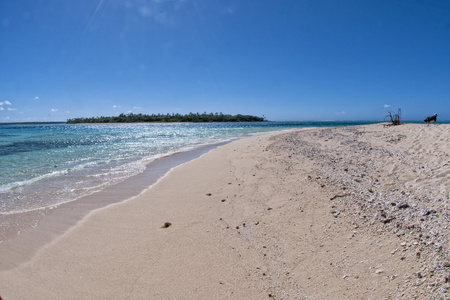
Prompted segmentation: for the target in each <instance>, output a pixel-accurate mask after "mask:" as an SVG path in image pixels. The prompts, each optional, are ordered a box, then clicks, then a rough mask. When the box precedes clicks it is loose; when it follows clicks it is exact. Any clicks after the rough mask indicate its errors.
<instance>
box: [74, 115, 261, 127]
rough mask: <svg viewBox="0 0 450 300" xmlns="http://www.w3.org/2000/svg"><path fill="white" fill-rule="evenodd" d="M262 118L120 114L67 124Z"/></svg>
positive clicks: (249, 119)
mask: <svg viewBox="0 0 450 300" xmlns="http://www.w3.org/2000/svg"><path fill="white" fill-rule="evenodd" d="M265 121H267V120H266V119H265V118H264V117H263V118H261V117H256V116H250V115H241V114H237V115H226V114H223V113H215V114H213V113H209V114H208V113H206V112H205V113H203V114H199V113H195V114H194V113H189V114H186V115H181V114H165V115H164V114H151V115H146V114H133V113H129V114H123V113H122V114H120V115H119V116H115V117H103V116H102V117H91V118H74V119H68V120H67V123H68V124H76V123H179V122H181V123H182V122H189V123H200V122H201V123H206V122H265Z"/></svg>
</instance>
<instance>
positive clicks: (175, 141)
mask: <svg viewBox="0 0 450 300" xmlns="http://www.w3.org/2000/svg"><path fill="white" fill-rule="evenodd" d="M368 123H374V122H264V123H189V124H187V123H181V124H179V123H177V124H73V125H72V124H71V125H68V124H3V125H0V215H11V214H16V213H23V212H29V211H34V210H39V209H44V208H52V207H56V206H58V205H60V204H62V203H66V202H70V201H75V200H77V199H79V198H81V197H83V196H86V195H90V194H93V193H95V192H98V191H101V190H102V189H104V188H105V187H108V186H111V185H114V184H117V183H119V182H121V181H124V180H125V179H127V178H129V177H131V176H133V175H136V174H139V173H141V172H143V171H144V170H145V168H146V166H147V165H148V164H149V163H150V162H152V161H154V160H156V159H158V158H161V157H164V156H168V155H171V154H173V153H176V152H183V151H189V150H193V149H195V148H197V147H200V146H203V145H211V144H215V143H219V142H224V141H228V140H232V139H236V138H242V137H245V136H251V135H256V134H261V133H265V132H270V131H279V130H287V129H292V128H301V127H316V126H320V127H322V126H347V125H358V124H368Z"/></svg>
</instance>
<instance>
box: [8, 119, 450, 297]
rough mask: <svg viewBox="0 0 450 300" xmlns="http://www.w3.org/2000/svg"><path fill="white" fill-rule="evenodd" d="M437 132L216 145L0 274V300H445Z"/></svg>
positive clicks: (443, 154) (410, 128)
mask: <svg viewBox="0 0 450 300" xmlns="http://www.w3.org/2000/svg"><path fill="white" fill-rule="evenodd" d="M449 130H450V125H429V126H427V125H419V124H406V125H401V126H395V127H385V126H383V125H381V124H377V125H369V126H356V127H340V128H317V129H303V130H295V131H289V132H283V133H277V134H271V135H265V136H259V137H253V138H249V139H243V140H239V141H235V142H232V143H230V144H227V145H225V146H221V147H219V148H217V149H215V150H213V151H211V152H209V153H207V154H205V155H203V156H202V157H200V158H198V159H195V160H193V161H191V162H188V163H185V164H183V165H181V166H178V167H176V168H175V169H173V170H172V171H171V172H169V174H168V175H167V176H165V177H164V178H163V179H161V180H160V181H159V182H158V183H157V184H155V185H154V186H152V187H151V188H149V189H148V190H146V191H145V192H143V193H142V194H140V195H139V196H137V197H134V198H132V199H130V200H128V201H125V202H122V203H119V204H115V205H111V206H109V207H107V208H104V209H100V210H97V211H94V212H93V213H91V214H90V215H89V216H88V217H86V218H85V219H84V220H83V221H82V222H80V223H79V224H78V225H77V226H75V227H73V228H72V229H71V230H69V231H68V232H67V233H65V234H64V235H63V236H61V237H60V238H58V239H56V240H54V241H53V242H52V243H51V244H48V245H46V246H45V247H43V248H42V249H40V250H39V251H38V252H37V254H36V255H35V256H34V257H33V258H32V259H31V260H29V261H27V262H25V263H22V264H20V265H19V266H17V267H15V268H13V269H10V270H6V271H1V272H0V295H1V296H2V297H3V299H5V300H9V299H270V298H274V299H385V298H386V299H397V298H403V299H412V298H417V299H430V298H431V299H440V297H442V298H448V293H447V291H448V289H449V287H450V285H449V283H448V281H449V280H450V272H449V270H450V260H449V257H448V254H449V246H450V244H449V240H448V226H449V225H450V224H449V221H450V203H449V201H450V199H449V188H450V157H449V154H450V153H449V152H450V150H449V149H450V136H449ZM166 222H170V223H171V226H169V227H167V228H162V227H164V226H163V225H164V224H165V223H166ZM0 255H1V254H0ZM2 259H5V258H4V257H3V258H2Z"/></svg>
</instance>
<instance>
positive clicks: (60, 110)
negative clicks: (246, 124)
mask: <svg viewBox="0 0 450 300" xmlns="http://www.w3.org/2000/svg"><path fill="white" fill-rule="evenodd" d="M398 108H401V109H402V112H403V118H404V119H408V120H423V119H424V118H425V117H426V116H428V115H432V114H434V113H438V114H439V117H438V119H441V120H450V2H449V1H447V0H77V1H61V0H0V122H20V121H65V120H67V119H68V118H74V117H91V116H102V115H103V116H112V115H118V114H120V113H130V112H132V113H143V114H152V113H181V114H185V113H189V112H200V113H202V112H208V113H209V112H213V113H215V112H223V113H227V114H237V113H241V114H252V115H257V116H263V115H264V116H265V117H266V118H267V119H269V120H273V121H282V120H382V119H383V118H384V117H385V116H386V114H387V112H388V111H392V112H396V111H397V109H398Z"/></svg>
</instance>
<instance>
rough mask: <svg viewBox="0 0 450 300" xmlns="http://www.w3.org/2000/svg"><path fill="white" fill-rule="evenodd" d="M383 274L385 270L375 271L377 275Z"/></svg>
mask: <svg viewBox="0 0 450 300" xmlns="http://www.w3.org/2000/svg"><path fill="white" fill-rule="evenodd" d="M383 272H384V270H381V269H378V270H376V271H375V273H376V274H381V273H383Z"/></svg>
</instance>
